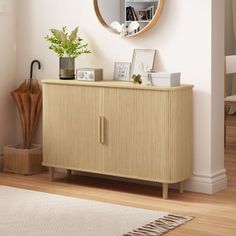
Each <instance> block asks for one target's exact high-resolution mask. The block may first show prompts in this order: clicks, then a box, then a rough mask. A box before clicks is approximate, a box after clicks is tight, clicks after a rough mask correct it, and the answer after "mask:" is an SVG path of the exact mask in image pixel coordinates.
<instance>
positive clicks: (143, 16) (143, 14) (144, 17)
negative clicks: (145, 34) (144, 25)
mask: <svg viewBox="0 0 236 236" xmlns="http://www.w3.org/2000/svg"><path fill="white" fill-rule="evenodd" d="M138 16H139V20H147V11H146V10H139V11H138Z"/></svg>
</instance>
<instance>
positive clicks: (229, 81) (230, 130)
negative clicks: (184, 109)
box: [225, 0, 236, 156]
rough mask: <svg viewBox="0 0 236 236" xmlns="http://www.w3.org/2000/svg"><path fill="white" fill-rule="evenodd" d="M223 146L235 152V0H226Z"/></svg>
mask: <svg viewBox="0 0 236 236" xmlns="http://www.w3.org/2000/svg"><path fill="white" fill-rule="evenodd" d="M225 10H226V14H225V16H226V19H225V55H226V70H225V72H226V75H225V97H226V98H225V105H226V106H225V147H226V156H227V153H228V152H232V151H235V154H236V0H226V8H225Z"/></svg>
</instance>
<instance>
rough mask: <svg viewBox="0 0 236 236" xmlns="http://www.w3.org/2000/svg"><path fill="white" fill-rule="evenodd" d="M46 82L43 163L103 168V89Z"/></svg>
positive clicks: (68, 167)
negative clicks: (101, 112) (101, 96)
mask: <svg viewBox="0 0 236 236" xmlns="http://www.w3.org/2000/svg"><path fill="white" fill-rule="evenodd" d="M43 86H44V89H43V91H44V95H43V96H44V97H43V98H44V99H43V101H44V104H43V105H44V106H43V147H44V163H43V164H44V165H46V166H52V167H63V168H67V169H73V170H82V171H83V170H84V171H97V172H99V171H101V170H102V158H101V155H100V149H101V145H100V143H99V140H98V136H99V122H98V120H99V110H100V99H99V93H100V90H99V89H97V88H94V87H80V86H67V85H55V84H53V85H51V84H44V85H43Z"/></svg>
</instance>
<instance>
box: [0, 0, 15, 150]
mask: <svg viewBox="0 0 236 236" xmlns="http://www.w3.org/2000/svg"><path fill="white" fill-rule="evenodd" d="M3 3H4V6H5V7H4V8H5V9H6V10H3V8H2V4H3ZM2 10H3V12H2ZM15 18H16V15H15V0H7V1H5V2H2V1H0V35H1V40H0V42H1V43H0V56H1V61H0V154H1V153H2V147H3V145H5V144H11V143H14V142H15V133H16V130H15V128H16V125H15V117H16V113H15V106H14V104H13V100H12V98H11V96H10V91H11V90H12V89H13V88H15V85H16V83H15V69H16V68H15V61H16V51H15V46H16V41H15V40H16V34H15V31H16V27H15Z"/></svg>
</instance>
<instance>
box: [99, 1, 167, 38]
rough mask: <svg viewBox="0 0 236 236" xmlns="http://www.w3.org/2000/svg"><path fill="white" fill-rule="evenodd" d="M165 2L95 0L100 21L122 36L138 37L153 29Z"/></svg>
mask: <svg viewBox="0 0 236 236" xmlns="http://www.w3.org/2000/svg"><path fill="white" fill-rule="evenodd" d="M163 6H164V0H94V9H95V12H96V15H97V17H98V20H99V21H100V22H101V24H102V25H103V26H104V27H106V28H107V29H109V30H110V31H112V32H114V33H117V34H121V36H124V37H126V36H128V37H129V36H136V35H139V34H141V33H144V32H146V31H147V30H149V29H150V28H152V27H153V26H154V25H155V24H156V22H157V21H158V20H159V18H160V16H161V12H162V9H163Z"/></svg>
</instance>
